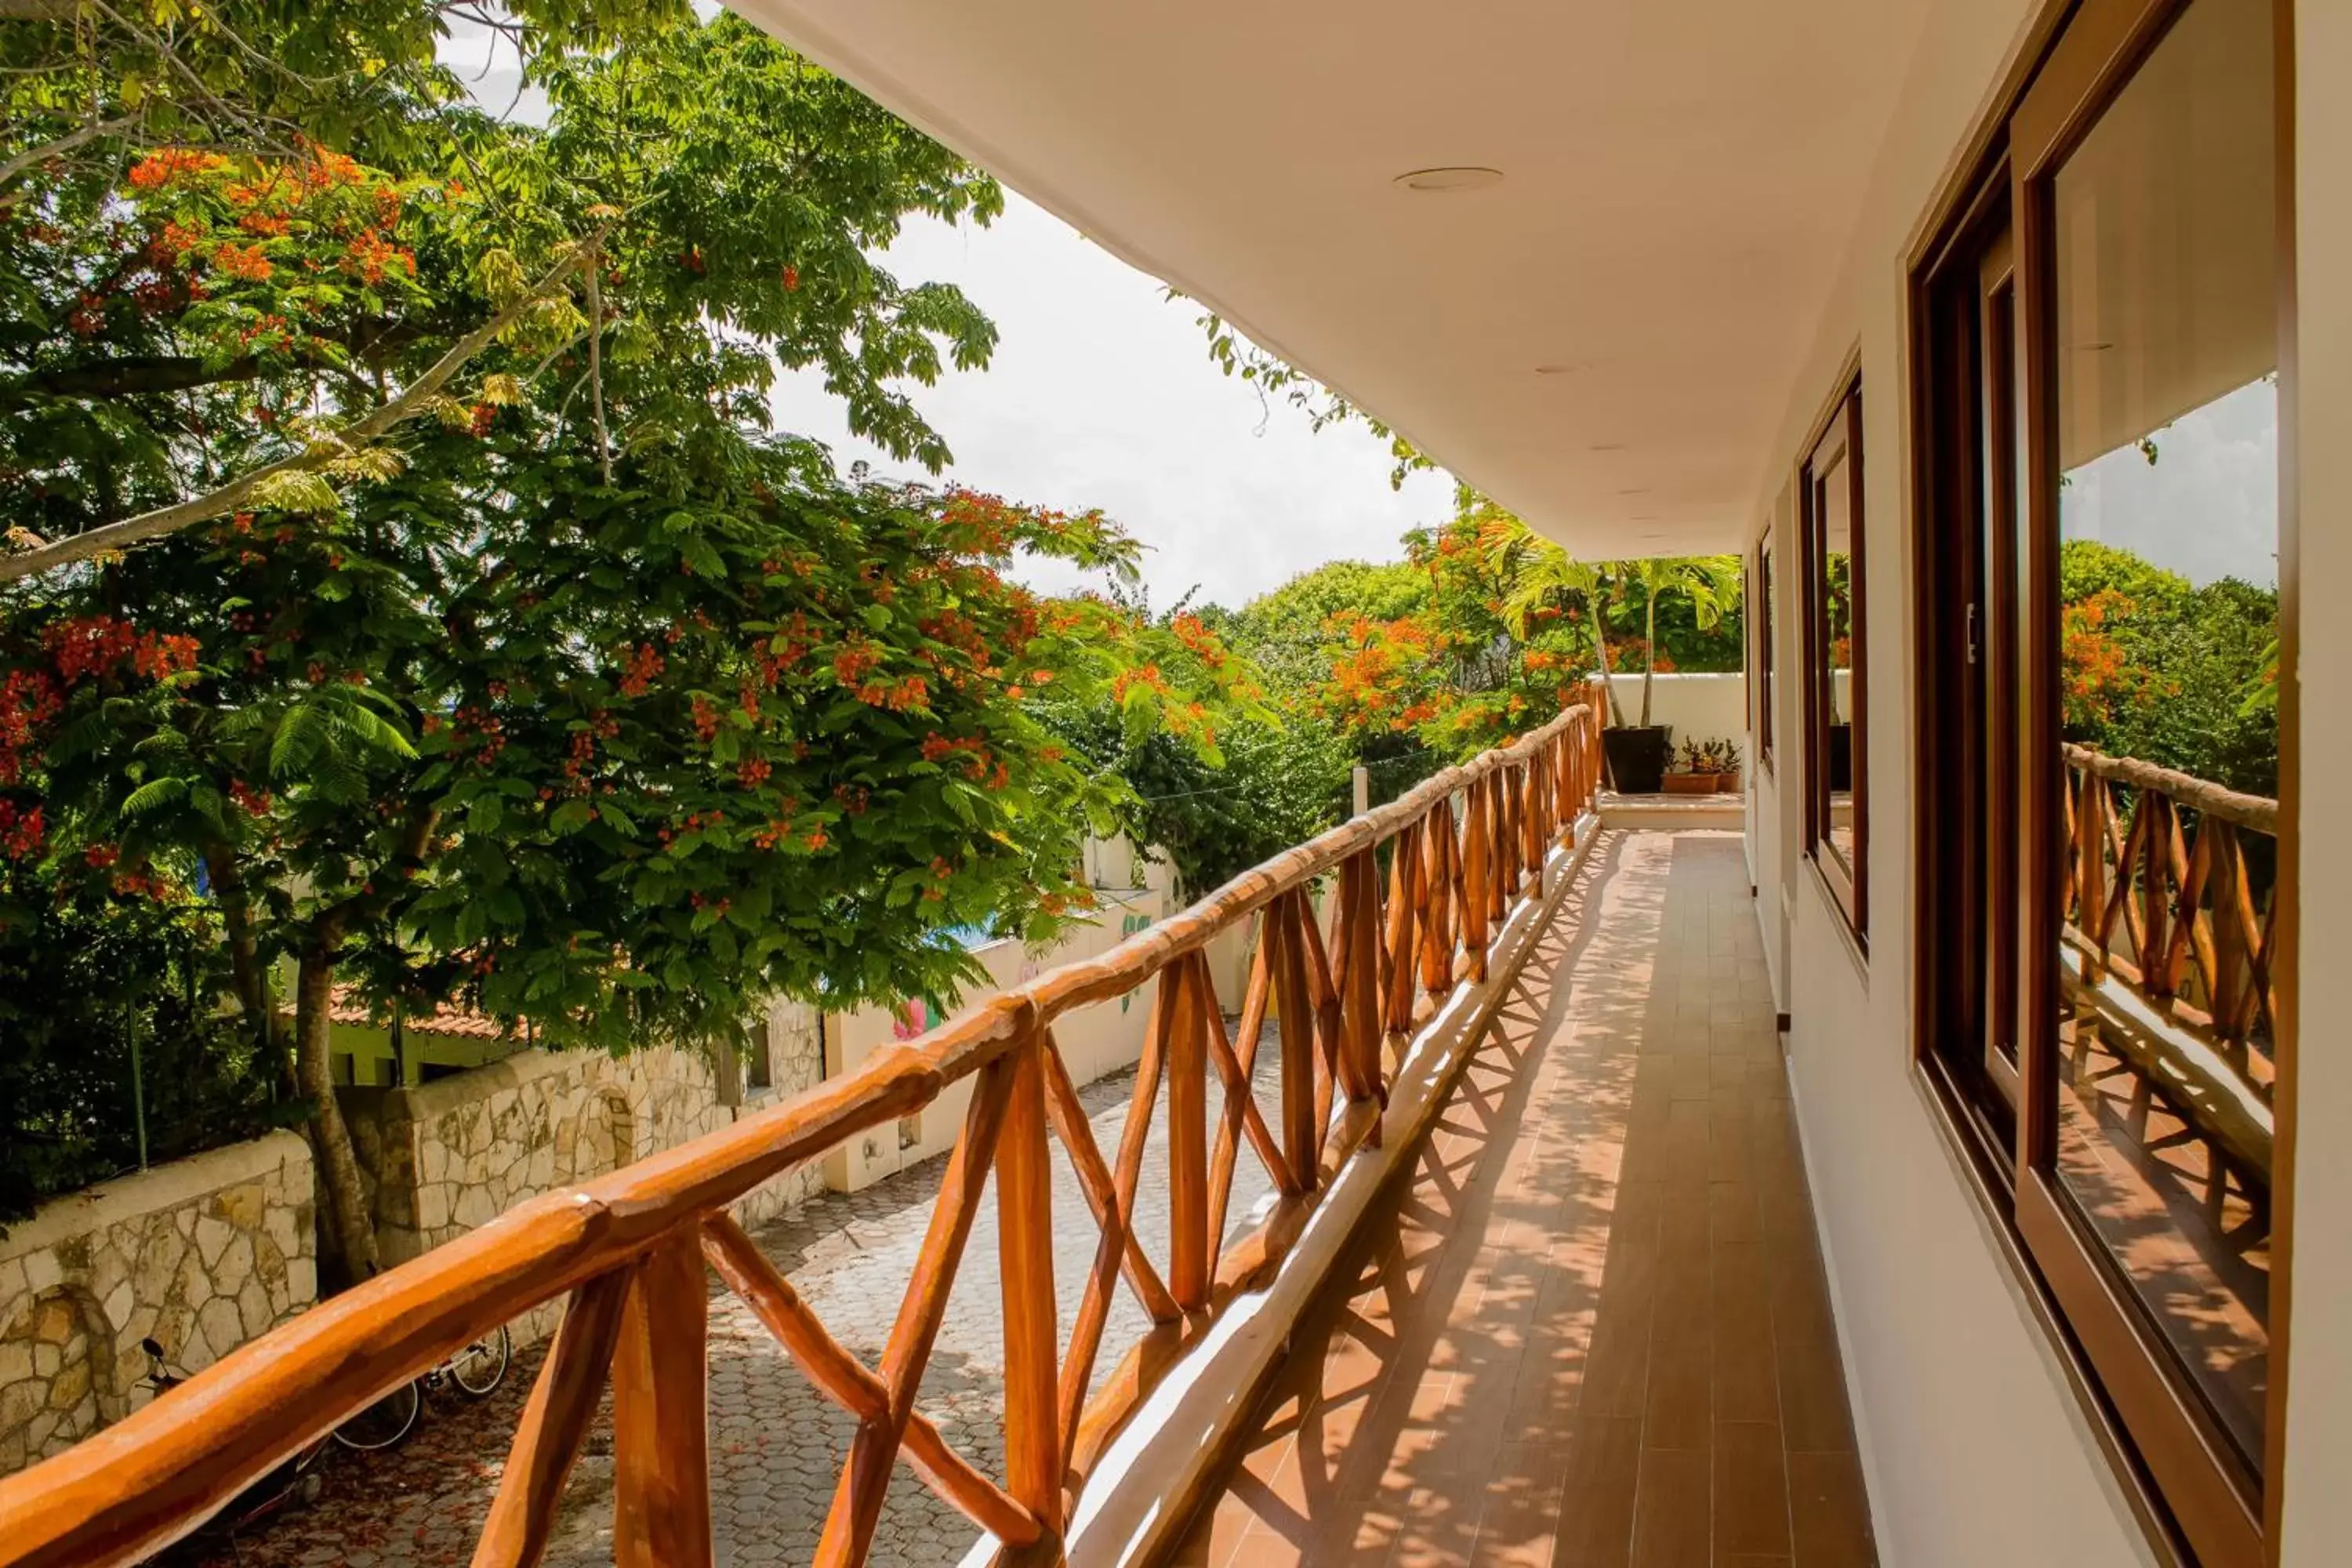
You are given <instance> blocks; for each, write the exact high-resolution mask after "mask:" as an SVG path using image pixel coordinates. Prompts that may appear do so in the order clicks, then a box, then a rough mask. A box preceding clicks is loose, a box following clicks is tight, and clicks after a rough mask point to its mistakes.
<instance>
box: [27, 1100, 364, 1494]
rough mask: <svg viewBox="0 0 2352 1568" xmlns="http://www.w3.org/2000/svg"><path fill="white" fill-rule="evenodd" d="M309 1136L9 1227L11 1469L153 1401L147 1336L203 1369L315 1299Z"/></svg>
mask: <svg viewBox="0 0 2352 1568" xmlns="http://www.w3.org/2000/svg"><path fill="white" fill-rule="evenodd" d="M312 1215H313V1194H312V1188H311V1175H310V1145H309V1144H308V1143H307V1142H304V1141H303V1140H302V1139H301V1138H300V1137H299V1136H297V1135H296V1134H294V1133H291V1132H273V1133H271V1134H270V1135H268V1137H266V1138H257V1139H255V1140H254V1141H252V1142H247V1143H236V1144H232V1145H230V1146H229V1147H228V1148H226V1149H215V1150H214V1151H212V1152H209V1153H205V1154H198V1155H195V1156H194V1157H193V1158H190V1159H186V1160H175V1161H173V1162H172V1163H170V1164H168V1165H159V1166H157V1167H156V1168H155V1169H153V1170H152V1171H145V1172H142V1173H139V1174H137V1175H133V1176H126V1177H124V1178H122V1179H121V1180H120V1181H115V1182H107V1183H103V1184H100V1185H98V1186H94V1187H88V1188H85V1189H83V1190H82V1191H80V1192H79V1193H75V1194H70V1195H68V1196H66V1197H62V1198H58V1199H55V1200H53V1201H52V1202H50V1203H48V1204H46V1205H42V1207H41V1208H40V1210H39V1211H38V1212H37V1213H36V1214H35V1215H34V1216H33V1217H32V1218H31V1219H29V1220H27V1221H26V1222H25V1223H24V1224H22V1225H18V1226H11V1227H10V1228H9V1231H8V1234H7V1235H6V1236H5V1237H0V1474H5V1473H7V1472H9V1471H11V1470H16V1469H20V1468H23V1467H24V1466H26V1464H29V1463H31V1462H32V1461H33V1460H35V1459H39V1458H47V1457H48V1456H49V1455H52V1454H56V1453H58V1452H61V1451H63V1450H64V1449H65V1448H67V1447H70V1446H71V1445H72V1444H74V1443H76V1442H78V1441H79V1440H80V1439H81V1438H83V1437H86V1436H89V1434H90V1433H92V1432H94V1431H96V1430H97V1429H98V1428H99V1427H100V1426H106V1425H107V1424H109V1423H110V1422H114V1421H119V1420H121V1418H122V1416H123V1415H125V1414H127V1413H128V1412H129V1410H130V1409H131V1406H132V1405H134V1404H140V1403H143V1402H144V1400H145V1397H146V1395H145V1394H144V1391H142V1390H141V1389H139V1388H138V1387H137V1386H136V1385H137V1384H138V1381H139V1379H140V1378H142V1376H144V1375H145V1374H146V1371H147V1358H146V1356H145V1355H144V1354H143V1353H142V1352H141V1351H140V1348H139V1342H140V1341H141V1340H142V1339H146V1338H152V1339H154V1340H155V1341H157V1342H159V1343H161V1344H162V1345H163V1353H164V1356H165V1358H166V1359H167V1360H168V1361H169V1362H171V1363H172V1364H173V1366H174V1367H176V1368H180V1369H184V1370H185V1371H188V1372H196V1371H200V1370H202V1369H203V1368H205V1367H207V1366H210V1365H211V1364H212V1363H214V1362H215V1361H218V1360H219V1359H220V1358H221V1357H223V1356H225V1355H226V1354H227V1353H228V1352H230V1351H232V1350H235V1349H236V1347H237V1346H239V1345H241V1344H243V1343H244V1342H246V1341H247V1340H249V1339H252V1338H254V1337H255V1336H257V1335H258V1334H261V1333H263V1332H265V1331H268V1329H269V1328H271V1327H272V1326H273V1325H275V1324H277V1323H278V1322H280V1321H283V1320H284V1319H286V1318H288V1317H289V1316H291V1315H292V1314H293V1313H295V1312H297V1311H299V1310H301V1309H303V1308H305V1307H308V1306H310V1304H311V1303H312V1302H314V1301H316V1300H318V1295H319V1277H318V1265H317V1256H316V1241H315V1234H316V1233H315V1227H314V1226H313V1223H312Z"/></svg>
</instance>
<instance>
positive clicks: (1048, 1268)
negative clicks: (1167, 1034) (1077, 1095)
mask: <svg viewBox="0 0 2352 1568" xmlns="http://www.w3.org/2000/svg"><path fill="white" fill-rule="evenodd" d="M1046 1048H1047V1047H1046V1045H1045V1036H1044V1034H1043V1032H1042V1031H1040V1030H1037V1029H1034V1028H1033V1029H1031V1030H1030V1031H1029V1032H1028V1035H1027V1037H1026V1038H1025V1039H1024V1041H1023V1042H1022V1044H1021V1046H1020V1047H1018V1049H1017V1051H1016V1053H1015V1056H1014V1065H1013V1088H1012V1090H1011V1093H1010V1095H1009V1096H1008V1098H1007V1100H1006V1103H1005V1107H1004V1127H1003V1131H1000V1132H999V1133H998V1134H997V1140H996V1247H997V1269H998V1289H999V1291H1000V1293H1001V1296H1002V1300H1003V1308H1004V1484H1005V1489H1006V1490H1007V1491H1009V1492H1011V1493H1012V1494H1013V1500H1014V1501H1015V1502H1018V1503H1020V1504H1021V1505H1022V1506H1023V1507H1024V1508H1026V1509H1027V1510H1029V1511H1030V1512H1032V1513H1034V1514H1035V1515H1036V1516H1037V1518H1038V1521H1039V1522H1041V1523H1042V1524H1044V1525H1045V1528H1046V1529H1047V1530H1048V1531H1059V1530H1060V1529H1061V1527H1062V1436H1061V1428H1060V1425H1059V1418H1058V1415H1057V1413H1056V1409H1055V1403H1056V1399H1055V1395H1056V1389H1055V1379H1056V1377H1057V1375H1058V1373H1059V1370H1060V1369H1059V1368H1058V1367H1056V1365H1055V1357H1056V1356H1057V1355H1058V1354H1059V1353H1060V1352H1061V1325H1060V1322H1059V1320H1058V1318H1057V1317H1056V1314H1055V1307H1054V1179H1053V1173H1052V1172H1051V1171H1050V1170H1049V1169H1048V1167H1047V1163H1046V1160H1047V1154H1048V1150H1047V1148H1046V1143H1045V1121H1046V1118H1045V1079H1046V1072H1045V1051H1046ZM1113 1256H1114V1257H1116V1256H1117V1255H1116V1254H1114V1255H1113Z"/></svg>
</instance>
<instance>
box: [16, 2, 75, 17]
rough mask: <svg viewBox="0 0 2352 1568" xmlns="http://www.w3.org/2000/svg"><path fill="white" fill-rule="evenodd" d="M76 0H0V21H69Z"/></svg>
mask: <svg viewBox="0 0 2352 1568" xmlns="http://www.w3.org/2000/svg"><path fill="white" fill-rule="evenodd" d="M77 10H79V5H77V3H76V0H0V22H70V21H72V20H73V19H74V13H75V12H76V11H77Z"/></svg>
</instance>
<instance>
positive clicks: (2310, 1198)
mask: <svg viewBox="0 0 2352 1568" xmlns="http://www.w3.org/2000/svg"><path fill="white" fill-rule="evenodd" d="M2295 9H2296V18H2295V35H2296V36H2295V73H2296V78H2297V82H2298V86H2297V89H2296V102H2295V110H2296V145H2297V147H2298V149H2299V157H2298V167H2297V172H2296V189H2295V223H2296V231H2297V232H2296V251H2297V256H2296V272H2297V275H2298V279H2299V298H2298V302H2297V321H2296V327H2297V331H2296V356H2297V363H2296V365H2295V376H2296V392H2297V396H2298V397H2299V399H2300V404H2299V406H2298V408H2297V409H2296V418H2295V424H2294V428H2293V430H2292V434H2291V437H2290V438H2291V440H2292V443H2293V447H2294V462H2295V464H2296V468H2297V478H2298V484H2297V487H2296V489H2297V491H2298V492H2299V493H2298V494H2297V495H2296V496H2295V502H2294V503H2295V505H2296V507H2297V510H2298V512H2299V514H2300V519H2301V530H2300V532H2301V540H2300V542H2301V550H2302V560H2301V563H2300V570H2299V572H2298V573H2297V577H2298V580H2299V588H2298V593H2299V597H2300V599H2301V604H2302V612H2303V613H2302V620H2301V635H2302V659H2301V679H2302V687H2303V710H2302V742H2303V754H2302V761H2301V767H2300V770H2299V773H2298V777H2299V780H2300V789H2301V795H2302V798H2301V801H2300V804H2299V806H2298V810H2297V813H2296V823H2297V832H2298V833H2299V834H2300V836H2301V855H2300V860H2301V864H2300V868H2299V869H2300V872H2301V878H2302V888H2301V909H2300V917H2301V920H2302V932H2301V940H2300V943H2299V953H2300V958H2299V963H2300V965H2301V969H2302V974H2303V980H2304V984H2303V985H2302V987H2301V993H2302V997H2303V1002H2302V1005H2301V1007H2300V1009H2299V1011H2300V1014H2301V1018H2302V1023H2301V1029H2300V1040H2301V1049H2300V1052H2299V1057H2298V1079H2297V1082H2296V1084H2295V1095H2294V1100H2295V1105H2294V1114H2295V1124H2296V1136H2295V1142H2294V1155H2293V1162H2292V1165H2291V1167H2290V1169H2291V1171H2292V1181H2293V1188H2292V1192H2293V1200H2292V1201H2293V1205H2294V1212H2293V1215H2292V1218H2291V1220H2290V1221H2289V1223H2290V1224H2291V1225H2292V1226H2293V1227H2294V1274H2293V1279H2292V1280H2291V1281H2290V1284H2289V1298H2290V1299H2289V1303H2288V1307H2289V1311H2290V1313H2291V1315H2292V1323H2291V1330H2290V1334H2289V1342H2288V1346H2287V1352H2286V1354H2287V1361H2286V1466H2285V1475H2284V1480H2283V1485H2284V1510H2285V1517H2284V1522H2283V1527H2282V1529H2281V1531H2280V1544H2281V1552H2280V1562H2281V1563H2284V1564H2287V1565H2290V1568H2317V1565H2318V1564H2320V1563H2341V1562H2343V1561H2344V1560H2345V1557H2346V1555H2347V1552H2352V1547H2347V1542H2352V1486H2347V1485H2346V1484H2345V1482H2346V1478H2347V1476H2352V1306H2347V1303H2352V1138H2347V1137H2345V1136H2344V1132H2345V1130H2346V1129H2347V1128H2352V1055H2347V1053H2346V1052H2345V1051H2344V1049H2343V1048H2342V1047H2341V1045H2340V1043H2339V1042H2338V1041H2337V1039H2336V1033H2337V1031H2336V1028H2335V1026H2334V1020H2333V1019H2331V1018H2330V1017H2329V1016H2328V1013H2327V1011H2326V1006H2325V998H2326V992H2325V991H2324V990H2323V989H2322V988H2321V985H2320V984H2319V982H2320V981H2321V980H2322V979H2323V978H2324V977H2325V976H2326V974H2327V973H2328V971H2329V968H2330V966H2331V965H2332V964H2334V963H2336V961H2337V956H2338V955H2339V954H2341V953H2344V952H2352V909H2347V906H2346V902H2345V900H2344V899H2343V898H2342V897H2340V896H2339V893H2340V889H2344V888H2346V887H2347V886H2352V813H2347V811H2346V810H2345V809H2344V807H2345V804H2346V802H2345V795H2346V787H2345V783H2344V781H2345V780H2347V778H2352V723H2347V721H2346V720H2345V718H2344V716H2343V714H2342V712H2341V710H2340V709H2339V707H2338V706H2337V705H2336V703H2335V702H2334V701H2333V699H2334V697H2335V695H2336V691H2337V690H2338V689H2339V688H2340V686H2341V684H2342V682H2343V680H2344V679H2345V677H2346V675H2347V672H2352V617H2347V616H2343V615H2340V614H2336V613H2332V612H2333V606H2336V605H2342V604H2343V603H2345V600H2346V595H2347V594H2352V527H2347V519H2348V518H2352V443H2347V441H2346V440H2345V439H2344V432H2345V431H2346V430H2347V428H2352V184H2347V181H2346V180H2345V178H2344V168H2343V153H2344V151H2345V150H2346V149H2347V148H2352V91H2347V86H2352V5H2342V4H2339V3H2336V0H2301V4H2299V5H2297V6H2296V8H2295ZM2273 1310H2275V1309H2273Z"/></svg>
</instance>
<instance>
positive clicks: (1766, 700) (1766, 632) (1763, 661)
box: [1756, 533, 1779, 765]
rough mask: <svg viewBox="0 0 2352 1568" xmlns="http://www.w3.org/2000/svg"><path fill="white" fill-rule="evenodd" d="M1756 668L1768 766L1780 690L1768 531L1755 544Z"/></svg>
mask: <svg viewBox="0 0 2352 1568" xmlns="http://www.w3.org/2000/svg"><path fill="white" fill-rule="evenodd" d="M1756 612H1757V613H1756V668H1757V670H1758V673H1759V680H1758V682H1757V685H1758V698H1757V705H1756V754H1757V756H1758V757H1759V758H1760V759H1761V760H1762V761H1763V762H1764V763H1766V764H1767V765H1769V764H1770V763H1771V761H1772V730H1773V723H1774V717H1773V715H1774V714H1775V712H1776V711H1777V710H1776V708H1775V706H1774V704H1775V703H1776V702H1777V701H1778V700H1779V693H1778V690H1777V689H1776V684H1775V682H1774V679H1773V665H1774V662H1775V660H1774V658H1773V647H1772V639H1773V637H1774V636H1775V635H1776V634H1775V631H1774V628H1773V625H1772V536H1771V535H1770V534H1769V533H1767V534H1766V535H1765V536H1764V542H1763V543H1761V544H1759V545H1758V546H1757V547H1756Z"/></svg>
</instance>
